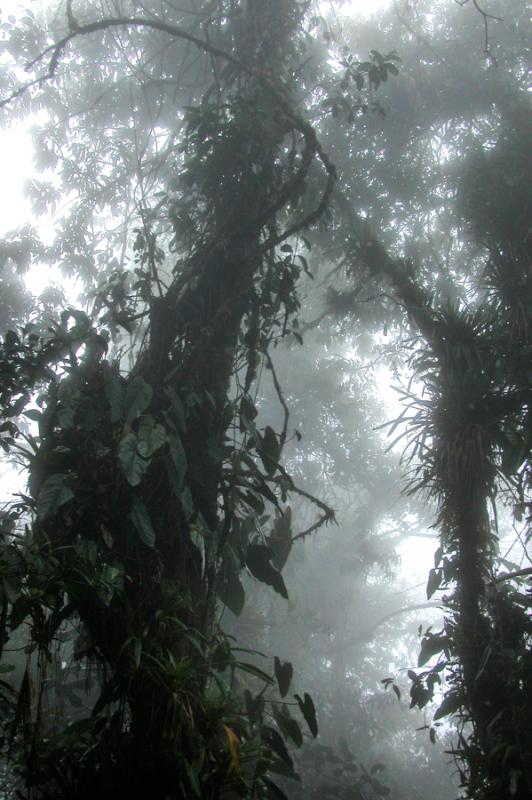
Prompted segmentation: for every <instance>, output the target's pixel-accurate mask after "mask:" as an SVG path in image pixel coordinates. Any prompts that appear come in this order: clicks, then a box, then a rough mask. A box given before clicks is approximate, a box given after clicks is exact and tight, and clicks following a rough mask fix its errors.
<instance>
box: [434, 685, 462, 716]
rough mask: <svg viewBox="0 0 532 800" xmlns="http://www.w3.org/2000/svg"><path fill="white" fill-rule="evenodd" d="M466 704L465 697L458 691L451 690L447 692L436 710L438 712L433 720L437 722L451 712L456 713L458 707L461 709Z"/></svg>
mask: <svg viewBox="0 0 532 800" xmlns="http://www.w3.org/2000/svg"><path fill="white" fill-rule="evenodd" d="M463 704H464V701H463V697H462V695H460V694H459V693H458V692H454V691H451V692H449V694H447V695H446V696H445V697H444V699H443V702H442V703H441V705H440V706H439V708H438V709H437V710H436V713H435V714H434V717H433V722H436V721H437V720H439V719H442V717H448V716H449V715H450V714H454V713H455V712H456V711H458V709H460V708H461V707H462V706H463Z"/></svg>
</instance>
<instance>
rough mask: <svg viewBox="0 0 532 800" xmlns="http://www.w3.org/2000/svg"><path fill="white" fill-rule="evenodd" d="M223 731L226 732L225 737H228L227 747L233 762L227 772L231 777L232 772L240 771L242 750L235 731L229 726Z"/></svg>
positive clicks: (224, 727)
mask: <svg viewBox="0 0 532 800" xmlns="http://www.w3.org/2000/svg"><path fill="white" fill-rule="evenodd" d="M223 729H224V731H225V735H226V736H227V747H228V749H229V753H230V755H231V762H230V764H229V769H228V770H227V774H228V775H230V774H231V772H238V771H239V767H240V763H239V754H238V751H239V748H240V739H239V738H238V736H237V735H236V733H235V732H234V730H233V729H232V728H230V727H229V725H224V726H223Z"/></svg>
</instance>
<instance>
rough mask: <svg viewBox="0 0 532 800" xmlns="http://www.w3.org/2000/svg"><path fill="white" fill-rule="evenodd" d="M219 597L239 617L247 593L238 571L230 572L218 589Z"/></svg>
mask: <svg viewBox="0 0 532 800" xmlns="http://www.w3.org/2000/svg"><path fill="white" fill-rule="evenodd" d="M218 597H219V598H220V600H221V601H222V603H224V604H225V605H226V606H227V608H228V609H229V611H231V612H232V613H233V614H234V615H235V617H239V616H240V614H241V613H242V610H243V608H244V603H245V600H246V593H245V591H244V587H243V586H242V584H241V582H240V578H239V577H238V575H237V574H236V572H233V571H231V572H229V573H228V575H227V577H226V579H225V581H224V582H223V583H222V585H221V586H220V588H219V590H218Z"/></svg>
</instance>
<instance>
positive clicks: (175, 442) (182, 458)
mask: <svg viewBox="0 0 532 800" xmlns="http://www.w3.org/2000/svg"><path fill="white" fill-rule="evenodd" d="M168 442H169V444H170V455H171V457H172V462H173V465H174V467H175V471H176V477H177V483H178V484H179V486H182V485H183V481H184V479H185V475H186V474H187V456H186V454H185V449H184V447H183V444H182V442H181V439H180V438H179V436H178V435H177V434H174V433H171V434H169V436H168Z"/></svg>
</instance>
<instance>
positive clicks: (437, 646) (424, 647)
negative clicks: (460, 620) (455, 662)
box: [417, 636, 449, 667]
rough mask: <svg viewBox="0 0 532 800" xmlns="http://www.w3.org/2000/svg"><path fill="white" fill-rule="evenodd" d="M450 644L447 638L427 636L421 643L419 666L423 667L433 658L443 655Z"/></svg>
mask: <svg viewBox="0 0 532 800" xmlns="http://www.w3.org/2000/svg"><path fill="white" fill-rule="evenodd" d="M448 644H449V639H448V637H447V636H427V637H425V638H424V639H423V641H422V642H421V652H420V653H419V656H418V660H417V665H418V667H423V666H424V665H425V664H426V663H427V661H430V659H431V658H432V656H435V655H436V654H437V653H442V652H443V651H444V650H445V648H446V647H447V646H448Z"/></svg>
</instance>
